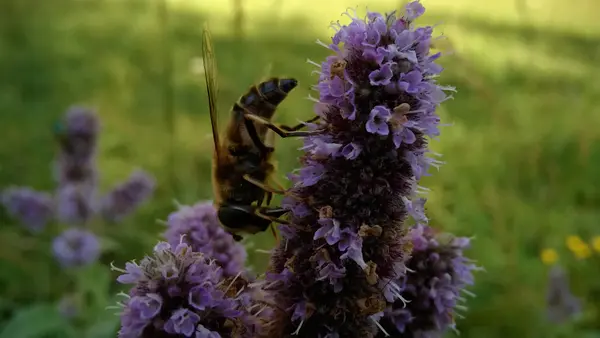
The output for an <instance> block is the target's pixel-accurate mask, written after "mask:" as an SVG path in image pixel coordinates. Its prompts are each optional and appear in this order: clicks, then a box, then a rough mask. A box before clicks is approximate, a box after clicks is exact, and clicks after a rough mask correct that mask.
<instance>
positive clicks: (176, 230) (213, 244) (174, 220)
mask: <svg viewBox="0 0 600 338" xmlns="http://www.w3.org/2000/svg"><path fill="white" fill-rule="evenodd" d="M166 223H167V226H168V228H167V230H166V231H165V233H164V237H165V238H166V239H167V242H169V243H170V244H171V246H177V244H178V243H180V242H181V241H183V242H184V243H187V244H188V245H189V246H191V248H192V250H194V251H196V252H201V253H203V254H205V255H207V256H209V257H212V258H213V259H214V260H215V261H216V263H217V264H218V265H219V266H220V267H221V268H222V269H223V275H224V276H226V277H232V276H235V275H237V274H239V273H240V272H242V271H244V263H245V261H246V257H247V253H246V249H245V248H244V246H243V245H241V244H240V243H238V242H236V241H235V240H234V239H233V237H232V236H231V235H230V234H229V233H228V232H226V231H225V230H224V229H223V227H221V225H220V224H219V220H218V219H217V211H216V209H215V207H214V205H213V203H212V201H206V202H200V203H196V204H195V205H193V206H185V205H180V206H179V208H178V210H177V211H175V212H173V213H171V214H170V215H169V217H168V219H167V222H166Z"/></svg>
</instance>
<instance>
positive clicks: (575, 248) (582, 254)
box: [567, 235, 592, 259]
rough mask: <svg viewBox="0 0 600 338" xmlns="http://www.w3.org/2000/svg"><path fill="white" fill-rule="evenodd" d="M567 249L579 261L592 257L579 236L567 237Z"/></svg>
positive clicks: (587, 246)
mask: <svg viewBox="0 0 600 338" xmlns="http://www.w3.org/2000/svg"><path fill="white" fill-rule="evenodd" d="M567 248H569V250H571V252H572V253H573V254H574V255H575V257H577V258H579V259H584V258H588V257H590V256H591V255H592V250H591V249H590V246H589V245H588V244H587V243H586V242H584V241H583V240H582V239H581V238H580V237H579V236H575V235H571V236H568V237H567Z"/></svg>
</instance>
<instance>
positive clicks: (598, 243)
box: [592, 236, 600, 252]
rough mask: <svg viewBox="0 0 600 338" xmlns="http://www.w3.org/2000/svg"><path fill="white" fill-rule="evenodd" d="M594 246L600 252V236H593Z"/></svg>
mask: <svg viewBox="0 0 600 338" xmlns="http://www.w3.org/2000/svg"><path fill="white" fill-rule="evenodd" d="M592 248H594V250H596V251H597V252H600V236H594V237H592Z"/></svg>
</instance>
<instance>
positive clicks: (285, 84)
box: [279, 79, 298, 93]
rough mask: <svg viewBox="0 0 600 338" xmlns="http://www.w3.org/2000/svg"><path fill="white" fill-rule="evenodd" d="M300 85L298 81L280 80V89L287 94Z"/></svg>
mask: <svg viewBox="0 0 600 338" xmlns="http://www.w3.org/2000/svg"><path fill="white" fill-rule="evenodd" d="M297 85H298V81H297V80H296V79H281V80H279V88H281V90H283V91H284V92H286V93H289V92H291V91H292V89H294V88H296V86H297Z"/></svg>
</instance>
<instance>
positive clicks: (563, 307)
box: [546, 265, 582, 323]
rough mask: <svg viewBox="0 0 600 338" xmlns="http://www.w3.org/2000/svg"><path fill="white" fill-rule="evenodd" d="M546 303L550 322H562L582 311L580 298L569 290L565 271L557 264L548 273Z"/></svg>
mask: <svg viewBox="0 0 600 338" xmlns="http://www.w3.org/2000/svg"><path fill="white" fill-rule="evenodd" d="M546 303H547V306H548V309H547V315H548V320H549V321H551V322H552V323H564V322H566V321H568V320H570V319H572V318H574V317H576V316H577V315H579V314H580V313H581V311H582V303H581V300H580V299H579V298H577V297H575V296H574V295H573V293H572V292H571V287H570V286H569V277H568V276H567V272H566V271H565V270H564V269H563V268H561V267H560V266H558V265H555V266H553V267H552V269H550V272H549V273H548V291H547V293H546Z"/></svg>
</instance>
